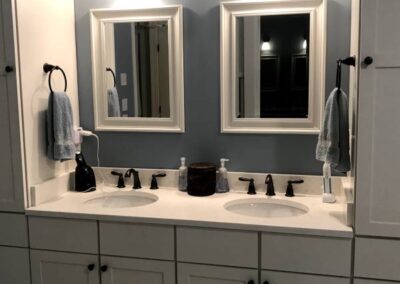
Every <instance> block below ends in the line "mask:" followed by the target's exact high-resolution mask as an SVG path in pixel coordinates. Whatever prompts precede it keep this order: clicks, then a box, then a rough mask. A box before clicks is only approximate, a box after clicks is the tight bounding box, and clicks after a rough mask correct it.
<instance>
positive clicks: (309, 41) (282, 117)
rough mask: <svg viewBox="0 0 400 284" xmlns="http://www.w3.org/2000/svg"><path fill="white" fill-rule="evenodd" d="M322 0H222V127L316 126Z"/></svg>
mask: <svg viewBox="0 0 400 284" xmlns="http://www.w3.org/2000/svg"><path fill="white" fill-rule="evenodd" d="M325 52H326V3H325V0H307V1H302V0H300V1H299V0H282V1H273V0H265V1H235V2H222V3H221V132H222V133H289V134H290V133H291V134H318V133H319V130H320V126H321V120H322V118H321V114H322V112H323V106H324V101H325Z"/></svg>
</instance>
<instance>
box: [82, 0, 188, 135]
mask: <svg viewBox="0 0 400 284" xmlns="http://www.w3.org/2000/svg"><path fill="white" fill-rule="evenodd" d="M182 13H183V8H182V5H175V6H162V7H158V8H146V9H133V10H132V9H128V10H127V9H123V10H121V9H95V10H90V24H91V49H92V74H93V104H94V122H95V129H96V130H97V131H131V132H178V133H183V132H185V121H184V120H185V116H184V88H183V86H184V77H183V76H184V72H183V17H182ZM143 21H167V22H168V42H169V70H170V71H169V72H170V76H169V88H170V91H169V94H170V117H169V118H141V117H108V115H107V114H108V112H107V109H106V107H107V105H106V102H105V97H106V96H105V92H106V88H105V79H104V78H105V77H104V72H103V70H105V66H104V62H105V61H104V58H105V50H106V49H105V46H104V40H103V35H104V23H107V22H143Z"/></svg>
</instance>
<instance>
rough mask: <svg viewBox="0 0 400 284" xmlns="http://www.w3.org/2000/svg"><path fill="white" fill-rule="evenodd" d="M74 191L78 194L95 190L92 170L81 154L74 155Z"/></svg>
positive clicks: (94, 178)
mask: <svg viewBox="0 0 400 284" xmlns="http://www.w3.org/2000/svg"><path fill="white" fill-rule="evenodd" d="M75 161H76V168H75V190H76V191H79V192H90V191H95V190H96V177H95V175H94V172H93V169H92V168H91V167H90V166H89V165H88V164H86V161H85V158H84V157H83V154H82V153H81V152H77V153H76V155H75Z"/></svg>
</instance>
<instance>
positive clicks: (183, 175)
mask: <svg viewBox="0 0 400 284" xmlns="http://www.w3.org/2000/svg"><path fill="white" fill-rule="evenodd" d="M187 172H188V170H187V167H186V158H185V157H182V158H181V166H180V167H179V185H178V188H179V190H180V191H186V190H187Z"/></svg>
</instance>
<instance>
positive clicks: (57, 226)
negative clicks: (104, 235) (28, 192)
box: [28, 216, 98, 254]
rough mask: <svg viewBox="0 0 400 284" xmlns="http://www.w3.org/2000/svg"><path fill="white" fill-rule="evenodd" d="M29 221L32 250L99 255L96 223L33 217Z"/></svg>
mask: <svg viewBox="0 0 400 284" xmlns="http://www.w3.org/2000/svg"><path fill="white" fill-rule="evenodd" d="M28 220H29V239H30V246H31V248H34V249H47V250H57V251H68V252H78V253H94V254H95V253H98V236H97V235H98V233H97V223H96V221H92V220H80V219H79V220H78V219H63V218H46V217H32V216H31V217H29V219H28Z"/></svg>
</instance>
